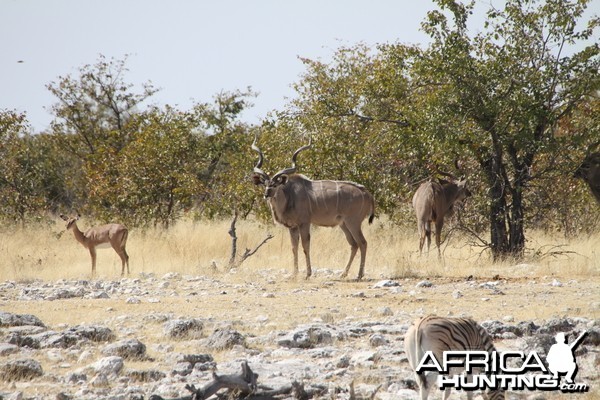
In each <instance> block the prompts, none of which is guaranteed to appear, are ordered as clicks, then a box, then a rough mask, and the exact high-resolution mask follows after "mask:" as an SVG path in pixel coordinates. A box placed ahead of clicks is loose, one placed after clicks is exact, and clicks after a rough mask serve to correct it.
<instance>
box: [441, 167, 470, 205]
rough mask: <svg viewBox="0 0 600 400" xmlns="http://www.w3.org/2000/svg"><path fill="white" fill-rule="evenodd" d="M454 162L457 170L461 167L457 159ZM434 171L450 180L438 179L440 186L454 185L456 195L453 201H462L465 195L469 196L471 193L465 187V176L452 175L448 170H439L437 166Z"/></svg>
mask: <svg viewBox="0 0 600 400" xmlns="http://www.w3.org/2000/svg"><path fill="white" fill-rule="evenodd" d="M454 164H455V165H456V168H457V169H458V170H461V169H462V168H460V165H459V164H458V161H455V162H454ZM436 171H437V172H438V173H439V174H441V175H444V176H447V177H448V178H450V180H445V179H439V182H440V184H441V185H442V186H446V185H456V196H455V200H454V201H455V203H462V202H463V201H464V200H465V199H466V198H467V197H471V195H472V194H471V191H470V190H469V188H468V187H467V178H465V177H460V178H457V177H456V176H454V175H452V174H451V173H449V172H444V171H440V170H439V169H438V168H436Z"/></svg>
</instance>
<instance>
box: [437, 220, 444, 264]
mask: <svg viewBox="0 0 600 400" xmlns="http://www.w3.org/2000/svg"><path fill="white" fill-rule="evenodd" d="M443 226H444V220H443V219H442V220H440V221H436V222H435V244H436V246H437V250H438V258H440V259H441V258H442V250H441V248H440V246H441V244H442V227H443Z"/></svg>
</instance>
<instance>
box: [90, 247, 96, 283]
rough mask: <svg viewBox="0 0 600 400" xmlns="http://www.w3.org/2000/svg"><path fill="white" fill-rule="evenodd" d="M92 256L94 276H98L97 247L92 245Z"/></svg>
mask: <svg viewBox="0 0 600 400" xmlns="http://www.w3.org/2000/svg"><path fill="white" fill-rule="evenodd" d="M90 256H91V257H92V277H94V276H96V248H95V247H90Z"/></svg>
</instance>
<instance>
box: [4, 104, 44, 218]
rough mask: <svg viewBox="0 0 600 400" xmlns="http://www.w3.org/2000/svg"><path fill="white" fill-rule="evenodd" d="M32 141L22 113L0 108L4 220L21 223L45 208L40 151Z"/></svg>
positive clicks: (33, 140)
mask: <svg viewBox="0 0 600 400" xmlns="http://www.w3.org/2000/svg"><path fill="white" fill-rule="evenodd" d="M34 142H35V137H34V136H32V135H31V133H30V128H29V126H28V124H27V119H26V116H25V114H20V113H17V112H16V111H8V110H3V111H0V171H1V172H0V216H1V217H2V218H4V219H6V220H9V221H14V222H17V221H18V222H20V223H25V221H26V219H27V218H28V217H33V216H35V215H36V213H40V212H43V210H44V208H45V205H46V202H45V197H44V190H43V182H42V175H43V173H44V170H43V163H42V159H43V153H42V152H40V150H41V149H40V147H36V146H34Z"/></svg>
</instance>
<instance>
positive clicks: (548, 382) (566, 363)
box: [415, 331, 589, 393]
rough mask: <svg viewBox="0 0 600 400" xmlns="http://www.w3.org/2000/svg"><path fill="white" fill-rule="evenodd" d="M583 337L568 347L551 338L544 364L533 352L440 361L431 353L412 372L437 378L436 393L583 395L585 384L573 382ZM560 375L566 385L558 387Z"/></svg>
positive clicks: (465, 354)
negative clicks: (452, 390) (499, 391)
mask: <svg viewBox="0 0 600 400" xmlns="http://www.w3.org/2000/svg"><path fill="white" fill-rule="evenodd" d="M586 335H587V331H584V332H583V333H581V334H580V335H579V337H577V339H575V340H574V341H573V342H572V343H571V344H568V343H567V339H566V335H565V334H564V333H562V332H560V333H557V334H556V336H555V337H554V339H555V340H556V343H555V344H553V345H552V346H551V347H550V350H549V351H548V355H547V356H546V363H544V362H543V361H542V358H541V357H540V356H539V355H538V354H537V352H536V351H530V352H528V353H525V352H523V351H503V352H496V351H492V352H490V353H488V352H487V351H480V350H461V351H454V350H450V351H444V352H443V355H442V359H441V360H438V359H437V358H436V357H435V354H434V353H433V351H426V352H425V354H424V355H423V358H422V359H421V362H420V363H419V364H418V365H417V368H416V369H415V371H416V372H417V373H420V374H421V373H435V374H438V378H437V384H438V387H439V388H440V389H445V388H455V389H462V390H467V391H469V390H486V389H492V390H497V389H502V390H513V391H516V390H545V391H549V390H560V391H561V392H563V393H573V392H587V391H588V390H589V387H588V385H587V384H586V383H576V382H575V381H574V378H575V374H577V362H576V360H575V356H574V351H575V349H576V348H577V346H579V344H581V342H582V341H583V339H584V338H585V336H586ZM546 364H547V366H546ZM455 368H458V369H464V370H466V372H467V374H470V375H471V377H469V376H467V375H465V374H456V373H454V372H455V371H456V369H455ZM451 371H452V372H451ZM563 375H565V376H566V379H565V380H566V382H562V383H561V376H563Z"/></svg>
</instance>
